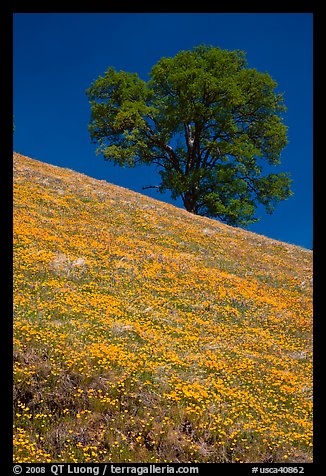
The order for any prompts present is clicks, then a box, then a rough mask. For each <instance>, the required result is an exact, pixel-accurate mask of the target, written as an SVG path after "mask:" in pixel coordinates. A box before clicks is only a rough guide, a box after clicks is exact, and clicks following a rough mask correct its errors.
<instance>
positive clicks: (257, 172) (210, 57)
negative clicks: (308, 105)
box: [86, 45, 292, 225]
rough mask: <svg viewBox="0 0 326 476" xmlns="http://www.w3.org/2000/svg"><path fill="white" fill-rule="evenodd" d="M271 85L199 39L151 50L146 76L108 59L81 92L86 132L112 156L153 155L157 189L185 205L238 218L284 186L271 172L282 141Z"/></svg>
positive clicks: (284, 177) (130, 159)
mask: <svg viewBox="0 0 326 476" xmlns="http://www.w3.org/2000/svg"><path fill="white" fill-rule="evenodd" d="M276 88H277V83H276V82H275V81H274V80H273V79H272V78H271V76H270V75H269V74H268V73H261V72H259V71H257V70H256V69H254V68H249V67H248V64H247V61H246V57H245V53H244V52H243V51H238V50H236V51H229V50H222V49H220V48H215V47H211V46H205V45H201V46H198V47H196V48H194V49H192V50H191V51H181V52H179V53H178V54H177V55H176V56H175V57H173V58H162V59H160V60H159V61H158V63H157V64H156V65H155V66H154V67H153V68H152V70H151V73H150V78H149V80H148V81H144V80H143V79H141V78H140V77H139V76H138V74H136V73H130V72H126V71H116V70H115V69H114V68H113V67H110V68H109V69H108V70H107V71H106V72H105V74H104V76H100V77H99V78H98V79H97V80H96V81H94V82H93V83H92V84H91V86H90V88H89V89H87V91H86V92H87V95H88V98H89V101H90V105H91V119H90V124H89V131H90V135H91V139H92V141H94V142H95V143H97V144H98V149H97V152H98V153H100V154H103V156H104V158H105V159H107V160H112V161H113V162H114V163H115V164H120V165H123V166H130V167H133V166H135V165H136V164H156V165H157V166H158V167H159V174H160V177H161V180H160V184H159V185H158V186H157V188H158V189H159V190H160V191H161V192H163V191H166V190H169V191H170V192H171V195H172V197H173V198H177V197H179V196H180V197H181V198H182V200H183V203H184V206H185V208H186V210H188V211H189V212H192V213H195V214H200V215H205V216H209V217H215V218H219V219H221V220H222V221H225V222H226V223H228V224H230V225H247V224H249V223H253V222H254V221H257V217H256V216H255V214H256V209H257V206H258V205H259V204H261V205H263V206H264V207H265V209H266V211H267V212H268V213H272V212H273V210H274V208H275V205H276V204H277V203H278V202H280V201H281V200H284V199H286V198H288V197H289V196H290V195H291V194H292V192H291V190H290V184H291V179H290V177H289V175H288V174H287V173H284V172H279V173H274V172H273V171H272V170H273V166H277V165H279V164H280V155H281V151H282V150H283V149H284V147H285V146H286V144H287V127H286V126H285V125H284V124H283V120H282V116H281V114H282V112H283V111H285V110H286V108H285V106H284V101H283V96H282V94H280V93H278V92H276Z"/></svg>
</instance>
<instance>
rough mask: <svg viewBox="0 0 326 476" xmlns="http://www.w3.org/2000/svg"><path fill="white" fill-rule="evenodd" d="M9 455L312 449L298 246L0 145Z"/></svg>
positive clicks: (220, 454)
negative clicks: (6, 212) (10, 182)
mask: <svg viewBox="0 0 326 476" xmlns="http://www.w3.org/2000/svg"><path fill="white" fill-rule="evenodd" d="M14 383H15V386H14V421H15V430H14V453H15V461H16V462H78V463H81V462H108V461H113V462H160V463H164V462H186V463H187V462H192V463H194V462H235V463H237V462H310V461H312V252H311V251H309V250H305V249H302V248H300V247H297V246H293V245H290V244H286V243H282V242H278V241H273V240H271V239H268V238H266V237H264V236H260V235H256V234H254V233H249V232H247V231H244V230H242V229H240V228H232V227H230V226H227V225H224V224H221V223H219V222H217V221H213V220H210V219H207V218H203V217H198V216H194V215H191V214H189V213H187V212H186V211H184V210H181V209H179V208H176V207H174V206H172V205H169V204H166V203H163V202H159V201H156V200H153V199H151V198H148V197H145V196H143V195H140V194H137V193H135V192H131V191H129V190H126V189H123V188H121V187H117V186H114V185H110V184H108V183H107V182H105V181H99V180H95V179H92V178H90V177H87V176H85V175H82V174H78V173H76V172H74V171H71V170H68V169H63V168H59V167H55V166H52V165H48V164H44V163H41V162H38V161H35V160H32V159H29V158H27V157H24V156H21V155H19V154H14Z"/></svg>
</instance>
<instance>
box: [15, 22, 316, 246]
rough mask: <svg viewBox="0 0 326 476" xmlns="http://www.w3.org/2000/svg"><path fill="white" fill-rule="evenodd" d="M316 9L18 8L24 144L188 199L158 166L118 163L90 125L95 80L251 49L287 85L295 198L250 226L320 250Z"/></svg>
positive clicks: (286, 158)
mask: <svg viewBox="0 0 326 476" xmlns="http://www.w3.org/2000/svg"><path fill="white" fill-rule="evenodd" d="M312 37H313V15H312V14H310V13H99V14H97V13H80V14H76V13H70V14H54V13H44V14H43V13H42V14H32V13H19V14H15V15H14V122H15V135H14V150H15V151H16V152H19V153H21V154H24V155H28V156H30V157H32V158H34V159H37V160H41V161H43V162H47V163H50V164H55V165H59V166H62V167H67V168H70V169H73V170H76V171H79V172H82V173H85V174H87V175H90V176H92V177H95V178H98V179H104V180H106V181H108V182H111V183H114V184H117V185H121V186H123V187H127V188H129V189H132V190H135V191H137V192H141V193H144V194H146V195H149V196H152V197H154V198H157V199H159V200H164V201H168V202H171V203H174V204H176V205H178V206H182V205H181V201H177V202H173V201H172V200H171V199H170V195H169V193H167V194H165V195H161V194H158V193H157V192H156V191H155V190H151V189H149V190H142V186H147V185H157V184H158V183H159V182H158V177H157V172H156V171H155V170H154V168H151V167H142V168H139V167H138V168H135V169H127V168H120V167H114V166H113V165H112V164H111V163H110V162H107V161H104V159H103V158H102V157H101V156H96V155H95V149H96V145H94V144H91V142H90V138H89V133H88V129H87V127H88V122H89V117H90V107H89V104H88V99H87V97H86V95H85V89H87V88H88V87H89V86H90V84H91V82H92V81H94V80H95V79H96V78H97V77H98V76H99V75H102V74H103V73H104V72H105V71H106V69H107V68H108V67H109V66H113V67H114V68H115V69H117V70H125V71H130V72H137V73H138V74H139V76H140V77H141V78H142V79H144V80H147V79H148V74H149V72H150V70H151V68H152V66H153V65H154V64H156V63H157V61H158V60H159V59H160V58H161V57H162V56H174V55H175V54H176V53H178V52H179V51H180V50H187V49H191V48H193V47H194V46H197V45H199V44H202V43H204V44H208V45H213V46H217V47H220V48H223V49H228V50H234V49H240V50H244V51H246V53H247V60H248V65H249V67H253V68H257V69H258V70H259V71H262V72H268V73H269V74H270V75H271V76H272V78H273V79H275V80H276V82H277V83H278V91H280V92H283V93H284V100H285V104H286V106H287V108H288V110H287V112H286V113H285V114H283V117H284V122H285V124H286V125H287V126H288V127H289V136H288V138H289V144H288V145H287V146H286V148H285V149H284V151H283V153H282V158H281V162H282V164H281V166H280V167H278V168H275V172H278V171H286V172H290V173H291V177H292V179H293V185H292V190H293V191H294V196H293V197H291V198H290V199H288V200H287V201H284V202H282V203H280V204H279V205H278V207H277V208H276V210H275V212H274V214H273V215H266V214H265V213H264V211H263V210H262V211H261V212H260V216H261V221H260V222H258V223H256V224H254V225H251V226H250V227H249V228H248V229H249V230H251V231H254V232H256V233H259V234H263V235H265V236H268V237H270V238H274V239H277V240H281V241H285V242H288V243H293V244H297V245H300V246H303V247H305V248H312V194H313V184H312V172H313V168H312V166H313V159H312V154H313V138H312V128H313V121H312V99H313V98H312V94H313V85H312V82H313V73H312V68H313V63H312V60H313V58H312V56H313V45H312Z"/></svg>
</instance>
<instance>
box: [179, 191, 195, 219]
mask: <svg viewBox="0 0 326 476" xmlns="http://www.w3.org/2000/svg"><path fill="white" fill-rule="evenodd" d="M182 200H183V204H184V206H185V209H186V210H187V212H190V213H193V214H194V215H198V208H197V205H196V199H195V196H194V194H193V193H192V192H185V194H184V195H183V197H182Z"/></svg>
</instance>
